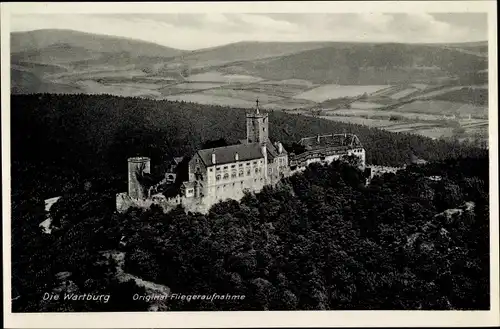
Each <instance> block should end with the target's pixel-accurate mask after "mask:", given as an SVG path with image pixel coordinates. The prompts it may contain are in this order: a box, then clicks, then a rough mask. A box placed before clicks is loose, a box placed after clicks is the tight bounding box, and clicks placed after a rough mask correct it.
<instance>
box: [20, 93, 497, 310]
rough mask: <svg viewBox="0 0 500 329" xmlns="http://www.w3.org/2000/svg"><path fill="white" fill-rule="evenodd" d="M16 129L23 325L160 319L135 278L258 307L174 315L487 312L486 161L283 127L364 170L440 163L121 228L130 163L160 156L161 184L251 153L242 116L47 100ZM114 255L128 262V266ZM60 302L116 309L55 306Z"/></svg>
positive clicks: (35, 104) (311, 179) (463, 153)
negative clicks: (43, 320)
mask: <svg viewBox="0 0 500 329" xmlns="http://www.w3.org/2000/svg"><path fill="white" fill-rule="evenodd" d="M11 120H12V121H11V142H12V146H11V152H12V155H11V159H12V166H11V172H12V294H13V298H14V300H13V311H27V312H36V311H47V312H50V311H90V310H93V311H126V310H128V311H133V310H136V311H140V310H147V309H150V307H151V304H150V303H147V302H145V301H141V300H135V301H134V300H133V299H132V297H131V296H133V295H134V294H144V293H146V288H144V287H143V286H140V285H137V284H136V283H135V281H134V280H133V279H130V280H129V279H128V278H130V277H139V278H142V279H143V280H148V281H151V282H154V283H155V284H158V285H162V286H165V287H168V288H169V289H170V290H171V291H172V292H179V293H184V294H188V293H197V294H210V293H213V292H217V293H226V292H227V293H231V294H243V295H245V296H246V298H245V299H244V300H238V301H232V302H226V301H224V302H223V301H218V302H215V301H212V302H207V301H204V302H201V301H196V302H194V301H192V302H189V303H184V302H180V301H173V302H169V303H168V304H167V305H163V306H162V307H163V308H162V309H168V310H280V309H281V310H283V309H406V310H409V309H487V308H488V307H489V296H488V294H489V280H488V274H489V239H488V236H489V225H488V218H489V210H488V199H489V198H488V197H489V195H488V191H489V185H488V184H489V179H488V152H487V150H482V149H478V148H476V147H473V146H471V145H468V144H460V143H452V142H446V141H441V140H430V139H427V138H423V137H420V136H415V135H409V134H394V133H389V132H385V131H381V130H377V129H370V128H367V127H363V126H359V125H349V124H343V123H336V122H332V121H327V120H321V119H316V118H310V117H303V116H297V115H288V114H285V113H281V112H272V113H270V134H271V139H273V140H280V141H282V142H283V143H284V144H285V145H293V143H294V142H296V141H298V140H299V139H300V138H301V137H304V136H311V135H316V134H319V133H321V134H322V133H332V132H333V133H338V132H351V133H355V134H357V135H358V137H359V138H360V140H361V142H362V143H363V144H364V147H365V148H366V153H367V162H368V163H373V164H380V165H403V164H406V163H409V160H410V159H411V158H412V157H413V156H417V157H420V158H424V159H426V160H430V161H431V162H430V163H428V164H427V165H425V166H412V165H411V166H409V167H407V169H405V170H404V171H402V172H400V173H398V174H397V175H394V174H387V175H384V176H383V177H379V178H375V179H374V180H373V181H372V182H371V184H370V185H368V186H365V185H364V177H363V174H362V173H361V172H359V171H358V170H357V169H355V167H353V166H351V165H349V164H347V163H341V162H335V163H333V164H331V165H330V166H321V165H312V166H310V167H309V168H308V169H307V170H306V171H305V172H304V173H302V174H298V175H294V176H292V177H289V178H287V179H286V180H284V181H283V182H282V184H280V185H279V186H277V187H275V188H265V189H264V190H263V191H262V192H261V193H258V194H256V195H251V194H249V195H247V196H246V197H245V198H244V199H243V200H242V201H241V203H239V202H236V201H227V202H221V203H219V204H217V205H215V206H214V207H213V208H212V209H211V211H210V212H209V213H208V214H207V215H202V214H198V213H187V214H186V213H185V212H184V210H183V209H182V208H178V209H175V210H173V211H172V212H169V213H167V214H163V213H162V212H161V211H160V209H158V208H155V207H153V208H152V209H150V210H148V211H142V210H138V209H132V210H130V211H129V212H127V213H125V214H117V213H115V193H116V192H118V191H124V190H126V168H127V167H126V159H127V157H129V156H135V155H144V156H150V157H151V158H152V165H153V168H152V169H153V171H156V172H161V169H162V167H161V166H162V165H163V164H164V163H165V160H167V159H169V158H171V157H173V156H180V155H184V154H187V155H190V154H191V153H192V152H193V151H194V150H196V149H197V148H199V147H200V146H202V145H212V143H226V142H227V143H234V142H235V141H236V140H238V139H240V138H243V137H244V135H245V111H244V110H239V109H231V108H224V107H219V106H206V105H198V104H192V103H184V102H167V101H152V100H145V99H138V98H120V97H113V96H84V95H72V96H69V95H64V96H63V95H49V94H43V95H42V94H40V95H27V96H13V97H12V102H11ZM429 176H441V177H442V180H440V181H434V180H431V179H429ZM58 195H60V196H62V197H61V199H60V200H59V201H58V202H57V203H56V204H54V206H53V207H52V209H51V216H52V218H53V221H52V223H53V231H52V233H51V234H44V233H42V231H41V229H40V227H39V223H40V222H42V221H43V220H44V219H45V216H46V214H45V210H44V199H46V198H49V197H53V196H58ZM453 209H455V210H453ZM105 251H113V252H118V253H121V254H122V255H123V256H124V260H123V263H120V262H119V261H117V260H116V259H113V258H112V257H111V259H110V258H109V257H108V256H109V255H108V254H106V253H105ZM103 252H104V253H103ZM106 255H108V256H106ZM123 272H125V273H128V275H129V276H126V277H125V279H124V277H123V275H122V274H123ZM120 275H122V276H120ZM51 291H52V292H61V291H72V292H79V293H99V294H103V293H104V294H110V296H111V300H110V301H109V303H95V302H93V301H90V302H87V301H80V302H72V303H67V302H66V303H64V302H61V301H52V302H49V301H43V300H42V296H43V294H44V293H46V292H51Z"/></svg>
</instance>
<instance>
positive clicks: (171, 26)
mask: <svg viewBox="0 0 500 329" xmlns="http://www.w3.org/2000/svg"><path fill="white" fill-rule="evenodd" d="M470 17H472V18H473V19H469V18H470ZM481 17H482V18H483V19H481ZM484 21H486V14H484V15H483V16H481V14H474V15H473V16H467V14H466V13H461V14H456V15H455V16H454V14H424V13H414V14H413V13H412V14H403V13H401V14H393V13H332V14H330V13H322V14H321V13H319V14H289V13H282V14H279V13H277V14H245V13H237V14H236V13H231V14H225V13H205V14H105V15H102V14H101V15H99V14H86V15H82V14H46V15H18V16H12V18H11V26H12V30H14V31H26V30H35V29H43V28H59V29H73V30H78V31H83V32H89V33H97V34H108V35H116V36H123V37H130V38H135V39H140V40H146V41H151V42H156V43H159V44H162V45H165V46H169V47H175V48H181V49H188V50H193V49H199V48H206V47H211V46H217V45H222V44H227V43H231V42H237V41H366V42H465V41H477V40H485V39H486V37H487V26H486V24H485V23H484Z"/></svg>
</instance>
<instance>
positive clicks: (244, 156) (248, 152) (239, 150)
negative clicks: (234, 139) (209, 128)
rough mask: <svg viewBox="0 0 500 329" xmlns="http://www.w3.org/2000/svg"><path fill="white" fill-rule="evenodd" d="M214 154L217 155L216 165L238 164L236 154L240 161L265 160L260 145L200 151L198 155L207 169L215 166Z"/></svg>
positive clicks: (238, 145)
mask: <svg viewBox="0 0 500 329" xmlns="http://www.w3.org/2000/svg"><path fill="white" fill-rule="evenodd" d="M212 154H215V164H216V165H220V164H225V163H232V162H236V160H235V156H236V154H238V161H248V160H254V159H260V158H263V155H262V151H261V146H260V145H259V144H258V143H248V144H236V145H230V146H223V147H217V148H211V149H204V150H199V151H198V155H199V156H200V158H201V160H202V161H203V163H204V164H205V166H207V167H208V166H212V165H213V163H212Z"/></svg>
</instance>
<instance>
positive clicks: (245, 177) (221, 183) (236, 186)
mask: <svg viewBox="0 0 500 329" xmlns="http://www.w3.org/2000/svg"><path fill="white" fill-rule="evenodd" d="M265 171H266V165H265V159H264V158H260V159H255V160H251V161H238V162H233V163H228V164H223V165H216V166H211V167H209V168H208V169H207V175H206V176H207V181H206V185H205V186H204V195H205V196H211V197H213V198H214V199H215V200H224V199H227V198H233V197H240V196H243V190H245V189H247V190H250V191H256V190H260V189H262V187H263V186H264V185H265V184H266V177H265V176H266V172H265Z"/></svg>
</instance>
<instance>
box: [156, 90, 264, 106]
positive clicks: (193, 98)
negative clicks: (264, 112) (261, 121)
mask: <svg viewBox="0 0 500 329" xmlns="http://www.w3.org/2000/svg"><path fill="white" fill-rule="evenodd" d="M163 99H168V100H171V101H185V102H193V103H200V104H210V105H220V106H234V107H244V108H251V107H254V106H255V101H247V100H243V99H237V98H231V97H225V96H218V95H206V94H201V93H193V94H177V95H171V96H167V97H164V98H163Z"/></svg>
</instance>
